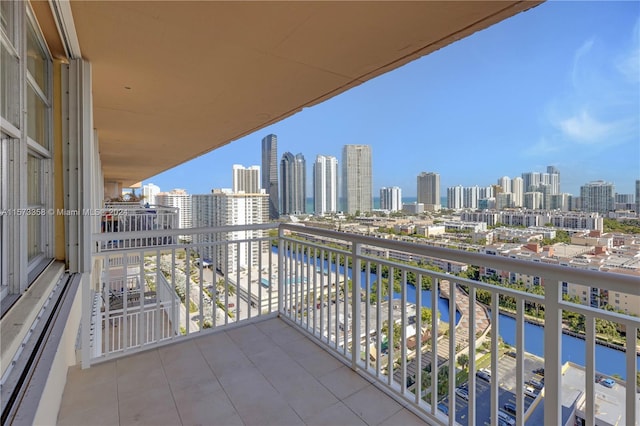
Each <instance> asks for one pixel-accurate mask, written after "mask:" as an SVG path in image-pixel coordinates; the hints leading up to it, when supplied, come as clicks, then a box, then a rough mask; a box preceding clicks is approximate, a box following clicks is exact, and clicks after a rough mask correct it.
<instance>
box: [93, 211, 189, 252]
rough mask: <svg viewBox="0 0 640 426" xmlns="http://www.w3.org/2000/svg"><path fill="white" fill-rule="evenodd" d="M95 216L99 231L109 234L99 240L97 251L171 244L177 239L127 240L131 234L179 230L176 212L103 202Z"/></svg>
mask: <svg viewBox="0 0 640 426" xmlns="http://www.w3.org/2000/svg"><path fill="white" fill-rule="evenodd" d="M98 213H99V214H97V215H96V217H97V218H98V219H99V220H100V223H99V224H98V226H97V229H99V232H101V233H104V234H108V235H110V238H108V239H104V240H101V241H100V243H99V244H98V247H97V249H98V251H108V250H117V249H119V248H127V247H148V246H158V245H166V244H171V243H172V242H173V241H172V238H177V236H176V237H167V236H159V237H139V238H128V237H125V235H127V234H129V233H131V232H141V231H142V232H148V231H156V230H167V229H176V228H178V220H179V217H178V215H179V209H178V208H175V207H166V206H156V205H153V206H150V205H145V206H142V205H140V204H139V203H105V208H103V209H101V210H100V211H99V212H98Z"/></svg>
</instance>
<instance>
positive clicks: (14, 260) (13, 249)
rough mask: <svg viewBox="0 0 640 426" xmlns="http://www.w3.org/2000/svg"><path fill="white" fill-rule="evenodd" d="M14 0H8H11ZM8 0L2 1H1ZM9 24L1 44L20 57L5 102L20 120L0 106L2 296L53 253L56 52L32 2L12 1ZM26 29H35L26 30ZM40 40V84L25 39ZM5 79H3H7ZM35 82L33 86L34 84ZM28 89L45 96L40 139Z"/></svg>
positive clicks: (18, 288)
mask: <svg viewBox="0 0 640 426" xmlns="http://www.w3.org/2000/svg"><path fill="white" fill-rule="evenodd" d="M9 1H10V0H9ZM3 2H4V1H3ZM10 9H11V16H10V19H12V20H13V22H12V23H11V24H10V25H9V27H10V28H11V32H12V34H6V33H5V31H4V29H3V28H1V27H0V44H2V46H4V47H5V48H6V50H7V51H8V52H9V54H10V55H12V57H15V58H16V59H17V62H18V71H17V77H15V76H14V75H12V74H10V73H8V74H6V75H7V76H8V77H7V80H6V81H7V84H8V85H13V84H16V85H17V89H16V92H17V97H16V99H13V98H11V99H10V98H7V102H16V103H17V108H18V111H19V112H18V113H17V117H18V120H17V121H18V123H17V125H14V124H13V123H12V121H11V120H14V118H15V117H14V114H13V113H12V110H11V109H10V108H9V107H7V108H6V110H7V111H6V112H7V114H8V115H9V116H8V117H4V116H2V115H1V114H3V113H4V112H3V111H0V161H1V162H2V164H1V165H0V174H1V176H0V179H1V182H0V185H1V188H0V209H3V210H7V214H6V215H5V216H3V217H2V218H1V219H0V233H1V234H0V280H1V284H2V285H1V286H0V295H1V296H2V299H3V312H4V309H5V303H4V300H5V298H6V296H10V297H9V299H15V298H17V297H19V296H20V295H21V294H22V293H23V292H24V291H25V290H26V289H27V288H28V286H29V285H30V284H31V283H32V282H33V281H34V280H35V278H36V277H37V275H38V274H39V272H40V271H41V270H42V266H43V265H44V264H48V262H49V261H50V259H51V258H52V257H53V254H54V229H53V225H54V222H53V219H54V217H53V215H50V214H49V213H50V208H51V207H53V200H54V180H53V160H52V158H53V135H54V131H53V126H54V123H53V65H54V63H53V56H52V55H51V51H50V50H49V48H48V46H47V44H46V42H45V39H44V36H43V33H42V30H41V28H40V26H39V24H38V22H37V20H36V18H35V14H34V12H33V10H32V7H31V4H30V3H29V2H12V6H11V7H10ZM28 32H32V35H34V36H35V37H32V36H31V35H28ZM28 37H29V38H31V40H32V42H33V41H34V40H35V42H36V43H38V48H39V52H40V53H41V54H42V55H43V60H44V67H45V69H44V74H43V77H44V80H43V81H42V82H43V85H44V86H45V87H40V85H39V84H38V82H37V81H36V78H35V77H34V76H32V75H31V73H30V72H29V70H28V67H27V62H28V61H27V59H28V58H27V55H28V52H27V49H28V47H27V43H28V42H27V39H28ZM13 78H15V80H16V81H15V82H14V81H13ZM3 84H4V81H3ZM30 88H31V89H30ZM28 90H33V92H34V93H35V96H36V98H37V99H40V100H41V101H42V105H43V106H44V115H43V118H42V119H43V120H44V121H43V123H41V125H42V127H43V128H42V131H41V135H42V136H41V138H42V140H40V141H36V140H34V139H32V138H30V137H29V123H30V120H33V119H34V117H32V116H29V114H28V109H29V108H28V97H27V96H28ZM31 156H33V157H34V158H37V159H38V172H39V177H38V186H39V187H38V190H39V194H38V195H39V197H38V201H39V203H40V204H38V206H37V208H38V209H41V212H42V209H44V212H45V214H41V215H39V216H38V220H39V228H40V230H39V232H38V235H37V241H38V243H39V251H40V253H39V254H38V255H36V256H34V257H33V258H32V259H29V258H28V257H29V253H30V250H31V248H30V247H29V238H28V234H29V222H33V220H34V219H29V217H28V216H27V215H29V214H30V212H31V210H30V208H31V209H33V208H35V207H36V206H35V205H34V204H31V205H30V204H29V192H28V187H29V185H28V184H27V181H28V177H29V176H28V171H29V170H28V169H29V166H28V161H29V158H30V157H31Z"/></svg>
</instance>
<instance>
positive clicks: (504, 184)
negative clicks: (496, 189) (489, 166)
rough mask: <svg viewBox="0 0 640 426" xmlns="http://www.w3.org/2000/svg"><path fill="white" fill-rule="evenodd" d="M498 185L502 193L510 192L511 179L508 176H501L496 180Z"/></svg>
mask: <svg viewBox="0 0 640 426" xmlns="http://www.w3.org/2000/svg"><path fill="white" fill-rule="evenodd" d="M498 185H500V187H501V188H502V192H503V193H507V192H511V179H510V178H509V176H503V177H501V178H500V179H498Z"/></svg>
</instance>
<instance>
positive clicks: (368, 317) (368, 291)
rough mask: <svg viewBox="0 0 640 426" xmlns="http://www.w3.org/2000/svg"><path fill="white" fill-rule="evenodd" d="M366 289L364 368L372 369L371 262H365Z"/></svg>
mask: <svg viewBox="0 0 640 426" xmlns="http://www.w3.org/2000/svg"><path fill="white" fill-rule="evenodd" d="M365 268H366V270H365V290H364V298H365V302H364V309H365V311H364V336H365V341H364V360H363V361H364V362H363V365H364V368H365V370H370V369H371V366H370V365H369V359H370V358H369V357H370V356H371V348H370V343H369V342H370V339H371V262H369V261H367V263H366V264H365Z"/></svg>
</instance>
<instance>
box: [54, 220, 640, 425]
mask: <svg viewBox="0 0 640 426" xmlns="http://www.w3.org/2000/svg"><path fill="white" fill-rule="evenodd" d="M238 231H243V233H239V232H238ZM121 234H122V235H118V236H114V235H113V234H106V233H99V234H95V235H94V241H95V244H94V247H96V252H95V253H94V256H93V265H94V268H93V271H92V285H91V287H92V288H91V290H90V291H91V292H92V295H91V300H93V306H92V307H91V315H87V316H86V317H87V318H89V317H90V318H91V323H90V324H85V326H86V328H85V327H84V326H83V328H85V329H86V330H91V335H90V338H89V341H90V342H91V343H90V345H91V347H90V351H88V352H89V353H90V358H91V359H90V360H86V361H88V362H87V364H92V366H91V368H89V369H85V370H81V369H79V368H72V369H70V371H69V375H68V382H67V387H66V389H65V393H64V396H63V400H62V403H61V410H60V414H59V417H58V420H59V423H60V424H74V423H75V424H78V423H82V422H83V421H89V420H90V419H94V418H99V419H101V420H102V421H104V422H105V423H109V424H133V423H142V424H155V423H162V422H164V423H169V424H180V423H182V424H194V423H204V424H206V423H210V422H214V423H215V421H214V420H213V419H219V422H220V424H414V423H418V424H419V423H420V422H427V423H430V424H455V423H462V424H473V425H475V424H476V423H479V424H484V423H485V422H490V423H491V424H519V425H523V424H563V425H564V424H574V423H575V422H576V421H581V420H584V421H585V424H604V423H605V422H606V423H610V424H616V423H617V424H630V425H633V424H637V423H638V419H639V418H640V414H639V407H640V403H639V402H638V399H639V395H640V394H638V392H637V387H636V375H637V369H638V367H637V365H638V357H637V343H638V340H637V335H638V328H639V327H640V319H638V318H637V317H632V316H628V315H623V314H619V313H615V312H608V311H605V310H601V309H595V308H592V307H588V306H582V305H576V304H572V303H569V302H567V301H564V300H563V298H562V287H563V285H562V283H576V284H582V285H587V286H590V287H594V288H606V289H608V290H609V292H611V291H616V292H621V293H628V294H632V295H635V296H638V295H640V286H639V285H638V278H637V277H632V276H624V275H618V274H612V273H603V272H597V271H587V270H581V269H575V268H569V267H561V266H557V265H548V264H541V263H535V262H528V261H521V260H515V259H510V258H506V257H502V256H490V255H483V254H478V253H471V252H464V251H458V250H450V249H444V248H436V247H429V246H424V245H417V244H412V243H404V242H398V241H388V240H383V239H377V238H371V237H364V236H356V235H353V234H347V233H342V232H336V231H328V230H321V229H314V228H307V227H304V226H299V225H279V226H277V225H253V226H244V227H225V228H200V229H179V230H178V229H172V230H140V231H135V232H124V233H121ZM249 234H250V235H251V237H250V238H249V237H246V236H247V235H249ZM178 235H189V236H191V237H192V241H191V242H190V243H186V244H181V243H179V240H178V238H177V236H178ZM238 235H244V236H245V237H244V238H241V239H234V238H237V236H238ZM114 240H117V241H142V240H144V241H145V242H146V243H145V245H136V244H124V245H122V246H120V245H118V246H117V247H115V246H111V247H108V248H105V245H104V243H105V242H106V241H114ZM395 252H399V253H403V254H404V255H403V256H402V258H406V254H410V256H411V258H412V259H414V260H415V261H416V263H413V264H408V263H400V262H397V261H393V260H390V259H391V258H393V257H394V253H395ZM429 259H446V260H449V261H452V262H461V263H464V264H468V265H474V266H476V267H478V268H480V267H482V268H490V269H493V270H496V271H507V272H513V273H520V274H527V275H530V276H536V277H540V279H541V282H542V283H543V284H544V295H538V294H533V293H525V292H520V291H517V290H514V289H509V288H505V287H498V286H495V285H492V284H488V283H484V282H480V281H475V280H472V279H468V278H464V277H462V276H459V275H456V274H453V273H443V272H437V271H435V270H434V269H433V268H431V269H430V267H429V263H430V260H429ZM352 271H354V272H352ZM477 297H479V298H480V299H482V300H483V301H485V302H486V304H485V305H481V304H480V303H475V302H474V301H475V300H476V298H477ZM85 300H86V299H85ZM505 300H508V301H509V302H510V306H512V310H511V312H510V313H509V314H508V316H503V314H502V313H501V311H500V309H499V308H500V306H501V305H503V302H504V301H505ZM424 307H429V308H431V311H430V312H428V311H424V310H423V308H424ZM534 311H535V312H536V313H537V314H538V316H540V315H539V314H540V312H544V320H543V322H542V324H543V326H539V325H532V324H530V322H531V321H535V320H534V318H533V317H532V316H531V315H529V314H532V313H533V312H534ZM563 312H571V313H573V314H572V315H574V317H579V318H580V321H583V323H584V330H585V332H584V334H583V336H582V339H583V341H584V342H583V343H582V346H581V349H580V350H576V349H575V347H573V346H569V345H567V344H565V343H563V342H564V340H563V339H564V338H563ZM565 319H566V318H565ZM600 320H606V321H610V322H611V323H614V324H616V326H617V328H618V330H619V331H621V332H623V333H624V334H626V348H627V350H626V351H624V348H622V349H623V350H622V351H617V355H618V359H620V360H621V363H620V368H621V370H620V371H621V376H622V377H624V378H627V379H628V380H626V381H625V380H622V379H619V378H610V377H606V378H605V377H601V374H600V372H599V371H598V368H597V364H598V363H601V362H602V360H601V357H602V355H601V352H600V349H601V348H600V345H597V344H596V321H600ZM538 321H539V320H538ZM509 328H510V329H512V330H514V331H513V338H505V337H504V336H506V334H504V333H503V331H505V332H506V331H507V330H508V329H509ZM503 334H504V336H503ZM495 336H501V337H500V338H495ZM538 336H539V337H538ZM503 338H505V340H511V344H512V345H511V347H507V346H505V345H504V344H503V342H502V340H503ZM534 339H535V340H538V342H537V343H538V344H540V343H542V345H543V349H542V353H540V354H539V355H538V356H532V355H530V354H527V353H525V352H526V351H525V346H526V347H527V348H528V347H529V346H530V342H531V340H534ZM596 347H598V351H596ZM611 350H614V351H615V349H611ZM567 359H569V360H570V361H573V360H584V361H581V362H579V363H578V364H583V365H578V364H577V363H575V362H565V361H566V360H567ZM476 372H477V374H475V373H476ZM609 380H610V381H609ZM94 391H95V393H94ZM101 395H104V397H101Z"/></svg>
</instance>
